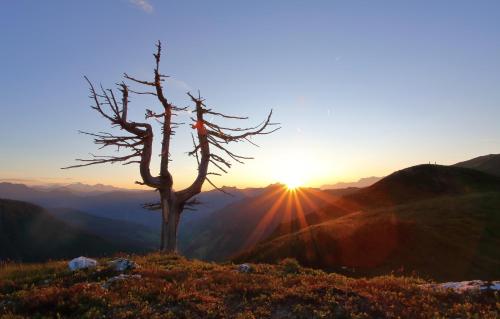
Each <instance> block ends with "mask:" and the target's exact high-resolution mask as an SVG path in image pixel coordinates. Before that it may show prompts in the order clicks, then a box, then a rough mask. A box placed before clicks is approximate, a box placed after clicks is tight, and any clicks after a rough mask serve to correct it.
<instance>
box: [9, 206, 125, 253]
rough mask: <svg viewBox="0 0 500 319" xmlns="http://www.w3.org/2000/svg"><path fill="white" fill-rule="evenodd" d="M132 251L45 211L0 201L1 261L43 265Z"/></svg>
mask: <svg viewBox="0 0 500 319" xmlns="http://www.w3.org/2000/svg"><path fill="white" fill-rule="evenodd" d="M117 251H130V247H128V246H127V245H126V243H123V244H121V243H118V242H110V241H108V240H106V239H104V238H102V237H99V236H95V235H93V234H91V233H88V232H85V231H83V230H81V229H79V228H76V227H72V226H70V225H68V224H66V223H64V222H62V221H60V220H58V219H56V218H54V217H53V216H51V215H50V214H49V213H48V212H47V211H46V210H44V209H43V208H41V207H39V206H36V205H33V204H29V203H25V202H20V201H14V200H7V199H0V260H18V261H25V262H30V261H44V260H47V259H58V258H72V257H74V256H80V255H90V256H101V255H107V254H111V253H114V252H117Z"/></svg>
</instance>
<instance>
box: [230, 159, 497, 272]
mask: <svg viewBox="0 0 500 319" xmlns="http://www.w3.org/2000/svg"><path fill="white" fill-rule="evenodd" d="M499 181H500V179H499V178H497V177H495V176H491V175H487V174H484V173H481V172H478V171H474V170H471V169H465V168H456V167H444V166H435V165H422V166H417V167H413V168H410V169H406V170H403V171H400V172H396V173H394V174H392V175H390V176H388V177H386V178H384V179H383V180H381V181H380V182H378V183H376V184H375V185H373V186H371V187H368V188H366V189H363V190H360V191H359V192H357V193H355V194H351V195H347V196H346V197H344V198H343V199H342V200H340V201H339V202H337V206H339V205H340V206H342V205H348V206H350V209H353V207H357V208H358V209H357V212H356V213H353V214H349V215H346V216H343V217H337V218H332V219H330V220H328V221H324V220H322V221H320V222H318V223H314V222H313V223H310V224H309V225H310V226H307V227H302V228H301V229H300V230H297V231H294V232H286V231H283V228H284V227H283V226H282V227H281V228H278V230H277V232H276V233H275V234H273V235H272V236H271V238H272V240H269V241H267V242H263V243H261V244H259V245H258V246H256V247H253V248H252V249H249V250H248V251H246V252H245V253H242V254H240V255H239V256H237V257H236V260H238V261H243V260H252V261H265V262H270V261H275V260H280V259H282V258H285V257H294V258H296V259H298V260H299V261H300V262H302V263H303V264H305V265H309V266H313V267H320V268H325V269H334V270H337V271H341V272H345V273H349V274H352V275H356V276H364V275H377V274H387V273H390V272H392V271H398V272H400V273H404V274H411V273H413V272H416V273H418V274H419V275H421V276H424V277H429V278H434V279H439V280H465V279H476V278H482V279H496V278H499V277H500V252H499V251H498V248H497V247H500V233H499V232H498V229H500V191H499V186H500V182H499ZM337 206H335V207H334V208H335V209H338V208H337ZM328 209H329V207H326V208H325V209H324V210H328ZM321 214H324V212H322V213H321ZM310 220H312V219H310Z"/></svg>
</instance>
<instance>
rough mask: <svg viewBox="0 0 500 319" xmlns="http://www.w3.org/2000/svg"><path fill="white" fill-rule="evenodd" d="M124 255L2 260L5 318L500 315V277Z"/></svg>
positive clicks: (0, 298) (0, 308) (0, 302)
mask: <svg viewBox="0 0 500 319" xmlns="http://www.w3.org/2000/svg"><path fill="white" fill-rule="evenodd" d="M124 257H126V258H123V259H116V258H115V259H99V260H97V263H96V264H94V263H93V262H91V261H88V260H84V259H79V260H78V262H77V261H74V262H73V263H72V264H71V263H70V265H71V268H72V269H70V267H68V261H56V262H48V263H44V264H13V263H7V264H3V265H2V266H0V317H1V318H34V317H35V318H58V317H62V318H498V317H499V311H500V298H499V293H498V291H496V290H495V288H496V286H495V285H498V283H489V284H488V285H487V284H486V283H484V282H481V283H480V282H475V283H474V282H469V283H467V284H462V285H460V284H459V283H446V284H437V283H431V282H426V281H424V280H421V279H419V278H408V277H395V276H383V277H376V278H372V279H352V278H348V277H345V276H341V275H338V274H334V273H325V272H322V271H319V270H313V269H307V268H302V267H300V265H298V264H297V262H295V261H294V260H290V259H288V260H284V261H282V262H281V263H279V264H277V265H269V264H247V265H234V264H230V263H228V264H215V263H205V262H201V261H196V260H187V259H184V258H182V257H180V256H177V255H160V254H150V255H146V256H124ZM78 268H81V269H78ZM465 286H467V287H468V288H467V289H466V288H464V287H465ZM457 287H458V288H457Z"/></svg>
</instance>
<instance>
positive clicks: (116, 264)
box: [109, 258, 137, 272]
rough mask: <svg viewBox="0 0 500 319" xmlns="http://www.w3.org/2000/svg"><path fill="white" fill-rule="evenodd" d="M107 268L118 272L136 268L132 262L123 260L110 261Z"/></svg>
mask: <svg viewBox="0 0 500 319" xmlns="http://www.w3.org/2000/svg"><path fill="white" fill-rule="evenodd" d="M109 266H110V267H111V268H113V269H114V270H116V271H120V272H121V271H126V270H131V269H135V268H137V265H136V263H135V262H134V261H132V260H129V259H125V258H118V259H115V260H112V261H110V262H109Z"/></svg>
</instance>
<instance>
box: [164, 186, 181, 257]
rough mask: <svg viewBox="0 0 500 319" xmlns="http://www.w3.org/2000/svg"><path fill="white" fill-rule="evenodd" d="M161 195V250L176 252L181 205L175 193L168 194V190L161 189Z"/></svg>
mask: <svg viewBox="0 0 500 319" xmlns="http://www.w3.org/2000/svg"><path fill="white" fill-rule="evenodd" d="M160 197H161V211H162V214H161V219H162V221H161V244H160V251H161V252H164V253H175V252H176V251H177V228H178V225H179V220H180V215H181V212H182V210H181V206H180V205H179V203H178V202H177V198H176V197H175V193H171V194H170V196H169V195H168V192H167V191H160Z"/></svg>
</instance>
